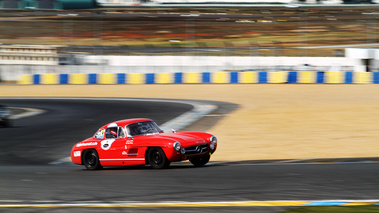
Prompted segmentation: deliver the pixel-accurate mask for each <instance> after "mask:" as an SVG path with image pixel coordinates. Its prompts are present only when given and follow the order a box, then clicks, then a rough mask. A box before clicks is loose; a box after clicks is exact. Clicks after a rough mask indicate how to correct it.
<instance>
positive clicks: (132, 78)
mask: <svg viewBox="0 0 379 213" xmlns="http://www.w3.org/2000/svg"><path fill="white" fill-rule="evenodd" d="M19 77H20V78H19V81H18V84H22V85H30V84H261V83H271V84H278V83H279V84H280V83H300V84H379V72H314V71H289V72H287V71H278V72H203V73H198V72H177V73H100V74H97V73H90V74H33V75H21V76H19Z"/></svg>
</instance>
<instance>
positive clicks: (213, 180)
mask: <svg viewBox="0 0 379 213" xmlns="http://www.w3.org/2000/svg"><path fill="white" fill-rule="evenodd" d="M1 103H2V104H4V105H7V106H13V107H28V108H38V109H42V110H45V113H43V114H40V115H36V116H32V117H26V118H22V119H18V120H16V121H14V123H13V127H12V128H0V138H1V142H0V150H1V152H0V212H67V211H73V212H152V211H154V212H247V211H253V210H254V211H255V212H281V211H284V210H286V209H288V208H293V207H281V206H275V205H272V206H271V207H259V206H243V205H236V204H235V202H247V201H277V200H280V201H304V200H314V201H318V200H374V199H376V200H377V199H378V198H379V179H378V177H379V163H377V162H349V163H279V164H274V163H254V164H249V163H242V164H235V163H228V162H210V163H209V164H208V165H207V166H205V167H203V168H194V167H192V166H191V165H190V164H188V163H186V162H184V163H175V164H173V165H172V166H171V167H170V168H169V169H166V170H154V169H151V168H150V167H149V166H145V167H126V168H105V169H103V170H100V171H87V170H85V169H84V166H77V165H71V164H58V165H52V164H49V163H51V162H53V161H56V160H57V159H60V158H63V157H67V156H68V155H69V152H70V150H71V147H72V145H73V144H74V143H76V142H78V141H80V140H83V139H85V138H87V137H90V136H92V135H93V133H94V132H95V131H96V130H97V128H98V127H100V126H101V125H102V124H105V123H108V122H111V121H114V120H119V119H123V118H131V117H149V118H152V119H154V120H155V121H156V122H157V123H158V124H162V123H164V122H166V121H168V120H171V119H173V118H175V117H177V116H179V115H180V114H182V113H184V112H186V111H189V110H191V109H192V106H191V105H187V104H183V103H167V102H146V101H138V100H136V101H116V100H108V101H99V100H69V99H67V100H64V99H62V100H60V99H53V100H48V99H41V100H38V99H36V100H32V99H25V100H22V99H13V100H11V99H2V100H1ZM252 151H253V150H252ZM204 202H206V203H204ZM220 202H223V203H222V204H220ZM183 203H187V205H183Z"/></svg>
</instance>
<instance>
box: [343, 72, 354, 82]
mask: <svg viewBox="0 0 379 213" xmlns="http://www.w3.org/2000/svg"><path fill="white" fill-rule="evenodd" d="M352 83H353V73H352V72H345V84H352Z"/></svg>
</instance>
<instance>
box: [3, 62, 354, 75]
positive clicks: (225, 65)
mask: <svg viewBox="0 0 379 213" xmlns="http://www.w3.org/2000/svg"><path fill="white" fill-rule="evenodd" d="M85 64H87V65H61V66H33V65H2V66H0V78H1V80H2V81H17V80H18V76H19V75H23V74H48V73H51V74H74V73H167V72H220V71H248V70H249V71H354V67H356V66H359V65H360V64H361V62H360V59H351V58H345V57H248V56H246V57H228V56H86V58H85ZM305 64H306V66H305Z"/></svg>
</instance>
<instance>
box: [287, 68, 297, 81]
mask: <svg viewBox="0 0 379 213" xmlns="http://www.w3.org/2000/svg"><path fill="white" fill-rule="evenodd" d="M287 83H297V72H294V71H291V72H288V79H287Z"/></svg>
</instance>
